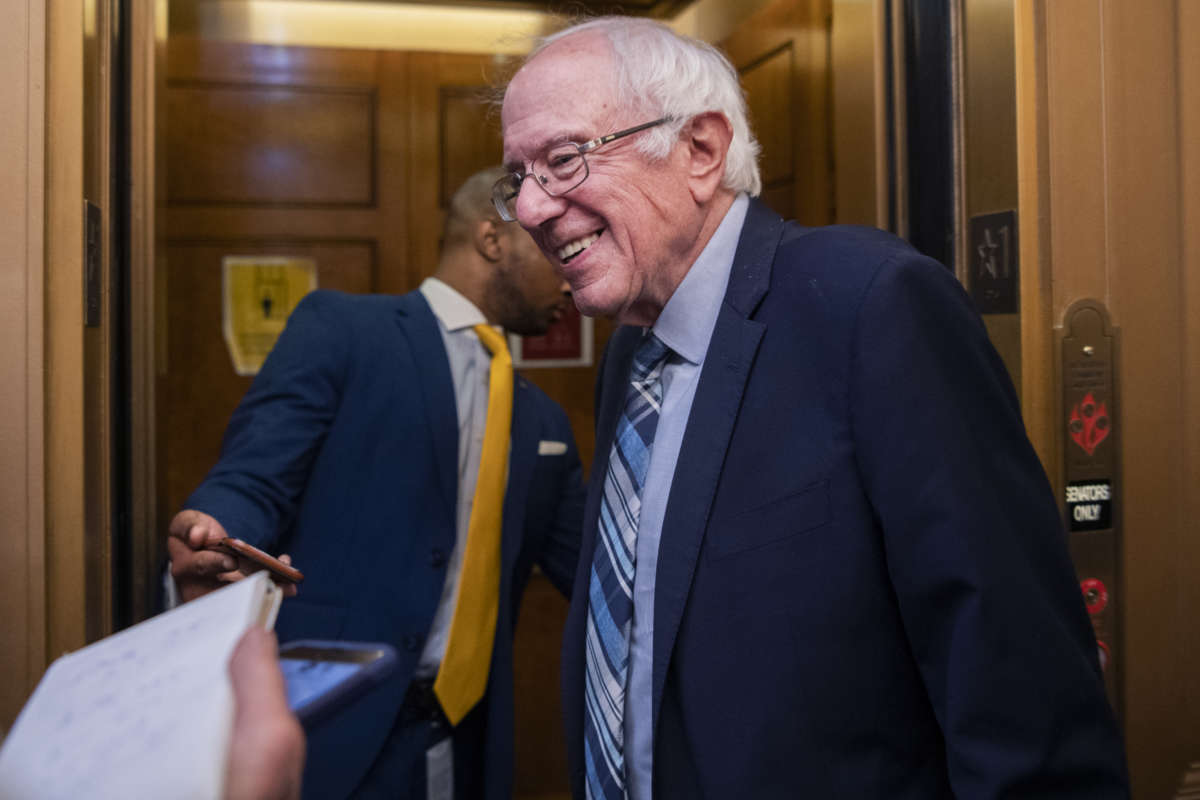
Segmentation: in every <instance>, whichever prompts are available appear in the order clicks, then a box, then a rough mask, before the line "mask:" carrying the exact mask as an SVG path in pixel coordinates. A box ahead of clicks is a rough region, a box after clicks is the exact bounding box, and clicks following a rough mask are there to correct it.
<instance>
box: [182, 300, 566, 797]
mask: <svg viewBox="0 0 1200 800" xmlns="http://www.w3.org/2000/svg"><path fill="white" fill-rule="evenodd" d="M541 441H557V442H562V443H564V444H565V445H566V449H565V452H562V453H560V454H550V455H539V447H538V443H539V442H541ZM549 449H551V450H554V449H558V448H549ZM457 454H458V419H457V412H456V410H455V401H454V387H453V384H452V381H451V377H450V367H449V362H448V361H447V358H446V351H445V347H444V345H443V342H442V337H441V333H440V331H439V329H438V323H437V320H436V318H435V317H434V316H433V312H432V311H431V310H430V308H429V305H428V303H427V302H426V301H425V299H424V297H423V296H422V295H421V294H420V293H419V292H412V293H409V294H407V295H403V296H400V297H396V296H384V295H374V296H362V295H357V296H356V295H346V294H341V293H337V292H329V291H318V292H314V293H312V294H310V295H308V296H307V297H306V298H305V299H304V300H303V301H302V302H301V303H300V305H299V306H298V307H297V308H296V310H295V311H294V312H293V313H292V315H291V317H290V318H289V320H288V324H287V327H286V329H285V330H284V332H283V334H282V336H281V337H280V339H279V341H278V343H277V344H276V346H275V348H274V350H273V351H272V352H271V355H270V356H269V357H268V358H267V361H266V363H265V364H264V365H263V368H262V370H261V371H260V372H259V374H258V376H257V377H256V378H255V380H254V383H253V385H252V386H251V388H250V390H249V391H248V392H247V394H246V396H245V398H244V399H243V400H242V402H241V404H240V405H239V406H238V408H237V410H236V411H235V412H234V415H233V418H232V420H231V422H230V424H229V427H228V429H227V430H226V433H225V440H224V443H223V447H222V454H221V459H220V461H219V463H218V464H217V465H216V466H215V467H214V468H213V470H212V471H211V472H210V473H209V475H208V476H207V477H206V478H205V480H204V482H203V483H202V484H201V485H200V487H199V488H197V489H196V491H195V492H194V493H193V494H192V496H191V497H190V498H189V499H188V501H187V507H188V508H195V509H199V510H201V511H204V512H206V513H208V514H211V515H212V516H213V517H215V518H216V519H217V520H218V521H220V522H221V523H222V525H224V526H225V529H226V530H227V531H228V533H229V535H230V536H237V537H240V538H242V539H244V540H246V541H248V542H250V543H251V544H254V545H257V546H259V547H262V548H264V549H268V550H270V551H272V552H279V551H283V552H288V553H290V554H291V555H292V558H293V559H294V561H295V563H296V565H297V566H298V567H299V568H300V569H301V570H303V571H304V573H305V580H304V583H303V584H301V587H300V593H299V595H298V596H297V597H295V598H292V599H288V600H285V601H284V603H283V607H282V609H281V610H280V613H279V619H278V622H277V624H276V630H277V631H278V633H279V638H280V640H281V641H288V640H291V639H299V638H320V639H352V640H367V641H384V642H390V643H393V644H395V645H396V647H397V650H398V652H399V655H400V666H399V669H398V670H397V673H396V675H395V677H394V678H393V679H392V680H390V681H389V682H388V683H387V684H386V685H385V686H383V687H382V688H381V689H379V690H376V691H374V692H373V693H372V694H371V695H369V696H368V697H367V698H365V699H364V700H363V701H360V702H359V703H358V704H357V705H356V706H354V707H352V708H351V709H348V710H347V711H344V712H342V713H340V714H339V715H338V716H337V717H335V718H333V719H331V720H330V721H328V722H326V723H323V724H322V726H320V728H319V729H318V730H317V731H315V732H314V733H313V734H312V735H311V736H310V739H309V751H308V763H307V765H306V769H305V776H304V781H305V782H304V792H305V794H306V796H309V797H319V798H336V797H344V796H345V795H346V794H347V793H348V792H349V791H350V790H351V789H352V788H353V787H354V786H355V785H356V784H357V783H358V782H359V780H360V779H361V777H362V776H363V774H364V773H365V772H366V770H367V768H368V767H369V766H370V765H371V763H372V762H373V761H374V759H375V756H376V754H377V753H378V752H379V748H380V746H381V744H382V743H383V741H384V739H385V737H386V736H387V734H388V732H389V731H390V729H391V727H392V723H393V721H394V719H395V715H396V711H397V709H398V708H399V707H400V704H401V701H402V700H403V697H404V692H405V689H406V687H407V685H408V683H409V682H410V680H411V678H412V674H413V670H414V668H415V667H416V664H417V660H418V658H419V656H420V653H421V649H422V647H423V646H424V643H425V639H426V636H427V634H428V632H429V626H430V623H431V622H432V620H433V616H434V612H435V611H436V609H437V605H438V600H439V598H440V597H441V594H442V587H443V584H444V583H445V580H446V563H447V559H448V557H449V555H450V553H451V551H452V549H453V547H454V540H455V535H456V534H455V502H456V497H457V491H458V483H457V481H458V479H457V472H458V469H457V462H458V455H457ZM582 505H583V489H582V477H581V472H580V464H579V456H578V453H577V451H576V449H575V441H574V437H573V436H572V434H571V429H570V425H569V423H568V421H567V418H566V414H565V413H564V412H563V410H562V408H560V407H559V406H558V405H557V404H556V403H554V402H553V401H552V400H550V399H549V398H548V397H546V395H545V394H543V393H542V392H541V391H540V390H539V389H537V388H536V387H535V386H533V385H532V384H530V383H528V382H527V381H525V380H524V379H523V378H521V377H520V376H518V378H517V380H516V381H515V385H514V403H513V421H512V435H511V455H510V460H509V477H508V489H507V494H506V496H505V501H504V520H503V533H502V536H503V543H502V556H503V570H502V572H501V586H500V593H501V594H500V599H501V602H500V611H499V615H500V616H499V619H498V621H497V628H496V641H495V647H494V650H493V654H492V664H491V673H490V676H489V688H488V694H487V696H486V697H485V699H484V701H483V702H484V703H485V704H486V713H487V748H486V761H487V763H486V766H485V770H486V771H485V776H486V783H487V786H488V794H489V796H495V797H508V796H510V795H511V783H512V752H513V745H512V739H513V691H512V631H513V627H514V625H515V622H516V615H517V609H518V607H519V603H520V598H521V593H522V591H523V589H524V586H525V581H526V578H527V577H528V575H529V571H530V569H531V567H532V565H533V564H534V563H535V562H537V563H539V564H540V565H541V566H542V568H543V569H544V571H545V572H546V574H547V575H548V576H549V578H550V579H551V580H552V581H553V582H554V583H555V585H557V586H558V587H559V588H560V589H561V590H563V591H564V592H566V593H568V594H569V592H570V582H571V580H572V578H573V576H574V570H575V564H576V560H577V557H578V546H579V524H580V514H581V513H582Z"/></svg>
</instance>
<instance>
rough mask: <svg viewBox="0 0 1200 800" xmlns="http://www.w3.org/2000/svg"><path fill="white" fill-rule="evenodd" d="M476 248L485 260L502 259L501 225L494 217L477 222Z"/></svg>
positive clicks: (495, 260) (494, 261) (494, 260)
mask: <svg viewBox="0 0 1200 800" xmlns="http://www.w3.org/2000/svg"><path fill="white" fill-rule="evenodd" d="M474 242H475V250H476V252H478V253H479V255H481V256H483V258H484V260H485V261H490V262H491V263H493V264H494V263H496V262H497V261H499V260H500V249H501V245H500V226H499V225H497V224H496V221H495V220H494V219H481V220H479V222H476V223H475V239H474Z"/></svg>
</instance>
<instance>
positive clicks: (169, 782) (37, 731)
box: [0, 572, 282, 800]
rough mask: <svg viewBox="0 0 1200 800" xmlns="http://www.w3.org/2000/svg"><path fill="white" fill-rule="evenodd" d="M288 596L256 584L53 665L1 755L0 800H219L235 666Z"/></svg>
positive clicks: (253, 579)
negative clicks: (247, 636) (242, 648)
mask: <svg viewBox="0 0 1200 800" xmlns="http://www.w3.org/2000/svg"><path fill="white" fill-rule="evenodd" d="M281 596H282V593H281V592H280V591H279V589H278V588H277V587H276V586H275V585H274V584H273V583H272V582H271V580H270V578H269V577H268V576H267V573H265V572H258V573H255V574H254V575H251V576H250V577H248V578H246V579H245V580H242V581H238V582H237V583H234V584H232V585H230V586H227V587H225V588H223V589H220V590H219V591H216V592H213V593H211V594H208V595H205V596H204V597H202V598H200V599H198V600H194V601H192V602H190V603H185V604H184V605H181V606H179V607H178V608H176V609H174V610H172V611H168V612H166V613H165V614H160V615H158V616H157V617H152V618H150V619H148V620H146V621H145V622H143V623H141V624H139V625H135V626H133V627H132V628H129V629H127V630H124V631H122V632H120V633H116V634H113V635H112V636H109V637H108V638H106V639H101V640H100V641H98V642H96V643H95V644H92V645H89V646H88V647H85V648H83V649H81V650H77V651H76V652H74V653H70V654H68V655H65V656H63V657H62V658H60V659H58V660H57V661H55V662H54V663H53V664H51V665H50V668H49V669H48V670H46V674H45V675H44V676H43V677H42V680H41V682H40V683H39V684H38V686H37V688H36V689H35V690H34V692H33V696H32V697H30V699H29V702H28V703H26V704H25V707H24V708H23V709H22V710H21V713H20V715H19V716H18V717H17V721H16V723H15V724H14V725H13V728H12V731H10V732H9V735H8V737H7V738H6V739H5V741H4V746H3V748H2V749H0V798H3V799H4V800H26V798H38V799H39V800H40V799H41V798H51V799H57V798H62V800H81V798H114V800H115V798H121V800H129V799H130V798H179V799H180V800H190V799H191V798H196V800H205V799H207V798H219V797H220V796H221V794H222V791H223V788H224V783H225V764H226V759H227V758H228V749H229V736H230V732H231V728H232V723H233V690H232V688H231V687H230V684H229V675H228V672H227V669H228V664H229V656H230V654H231V653H232V652H233V648H234V646H235V645H236V644H237V642H238V640H239V639H240V638H241V636H242V634H243V633H244V632H245V631H246V629H247V628H248V627H249V626H250V625H252V624H254V623H256V622H258V623H261V624H263V625H265V626H266V627H267V628H268V629H270V628H271V627H272V626H273V625H274V623H275V613H276V611H277V610H278V608H279V602H280V598H281Z"/></svg>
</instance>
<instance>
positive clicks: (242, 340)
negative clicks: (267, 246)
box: [221, 256, 317, 375]
mask: <svg viewBox="0 0 1200 800" xmlns="http://www.w3.org/2000/svg"><path fill="white" fill-rule="evenodd" d="M221 268H222V280H223V284H224V303H223V306H224V316H225V319H224V324H223V326H222V327H223V329H224V331H225V345H226V346H227V347H228V348H229V357H230V358H231V359H233V368H234V370H235V371H236V372H237V374H238V375H255V374H257V373H258V370H259V368H260V367H262V364H263V361H265V360H266V358H267V353H270V352H271V348H272V347H274V346H275V340H276V339H278V338H279V334H280V333H281V332H282V331H283V325H284V323H285V322H287V318H288V315H289V314H291V313H292V309H294V308H295V307H296V305H297V304H298V303H299V302H300V299H301V298H302V297H304V295H306V294H308V293H309V292H311V291H312V290H313V289H315V288H317V263H316V262H315V261H313V260H312V259H311V258H291V257H290V256H225V257H224V258H223V259H221Z"/></svg>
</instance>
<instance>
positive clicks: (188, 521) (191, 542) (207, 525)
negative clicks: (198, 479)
mask: <svg viewBox="0 0 1200 800" xmlns="http://www.w3.org/2000/svg"><path fill="white" fill-rule="evenodd" d="M167 532H168V533H169V534H170V535H171V536H173V537H175V538H176V539H179V540H180V541H181V542H184V543H185V544H187V545H188V546H189V547H191V548H192V549H193V550H198V549H200V548H204V547H211V546H213V545H215V544H218V543H219V542H220V541H221V540H222V539H224V538H225V536H226V533H225V528H224V526H222V525H221V523H220V522H217V520H216V519H214V518H213V517H211V516H209V515H208V514H205V513H204V512H203V511H196V510H195V509H191V508H185V509H184V510H183V511H180V512H179V513H178V514H176V515H175V516H174V517H173V518H172V519H171V524H170V525H169V526H168V528H167Z"/></svg>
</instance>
